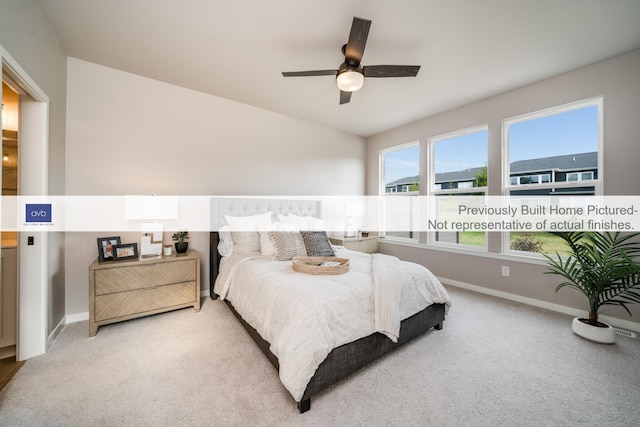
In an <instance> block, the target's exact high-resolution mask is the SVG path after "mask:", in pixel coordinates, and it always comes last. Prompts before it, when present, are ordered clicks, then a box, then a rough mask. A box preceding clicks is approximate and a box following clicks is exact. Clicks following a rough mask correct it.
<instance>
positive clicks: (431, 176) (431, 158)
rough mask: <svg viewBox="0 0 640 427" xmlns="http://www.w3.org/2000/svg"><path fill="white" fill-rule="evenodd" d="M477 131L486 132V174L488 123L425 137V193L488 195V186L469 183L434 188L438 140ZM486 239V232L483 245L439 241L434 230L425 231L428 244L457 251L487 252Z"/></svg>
mask: <svg viewBox="0 0 640 427" xmlns="http://www.w3.org/2000/svg"><path fill="white" fill-rule="evenodd" d="M477 132H486V133H487V140H486V148H487V153H486V165H485V166H486V168H487V175H488V174H489V169H490V164H489V125H488V124H487V123H485V124H481V125H476V126H471V127H468V128H464V129H459V130H455V131H452V132H446V133H443V134H440V135H435V136H433V137H429V138H427V147H428V149H427V152H428V158H427V176H428V180H429V183H428V184H429V185H427V191H426V193H427V195H428V196H443V195H450V194H458V195H462V194H469V193H472V194H483V195H485V196H486V195H488V191H489V188H488V186H482V187H473V184H471V185H472V186H471V187H458V188H448V189H442V188H436V172H435V154H436V152H435V151H436V144H437V143H438V142H440V141H444V140H447V139H451V138H455V137H460V136H465V135H470V134H472V133H477ZM488 240H489V239H488V234H487V232H485V233H484V245H482V246H475V245H468V244H464V243H459V242H445V241H439V240H437V232H436V231H430V232H428V233H427V244H428V245H433V246H435V247H446V248H455V249H456V250H457V251H460V250H469V251H474V252H487V251H488V247H489V242H488Z"/></svg>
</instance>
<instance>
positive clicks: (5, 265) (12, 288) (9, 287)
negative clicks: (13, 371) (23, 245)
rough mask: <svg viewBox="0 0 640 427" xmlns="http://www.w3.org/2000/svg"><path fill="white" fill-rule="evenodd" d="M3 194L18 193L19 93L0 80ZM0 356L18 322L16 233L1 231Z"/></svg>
mask: <svg viewBox="0 0 640 427" xmlns="http://www.w3.org/2000/svg"><path fill="white" fill-rule="evenodd" d="M1 93H2V145H1V146H0V148H1V151H2V160H1V161H0V169H2V178H1V179H2V181H1V183H2V196H17V195H18V165H19V161H18V128H19V126H18V124H19V116H18V114H19V102H20V99H19V95H18V93H17V92H16V91H15V90H13V89H12V88H11V87H10V86H9V85H8V84H7V83H5V81H4V80H3V82H2V92H1ZM0 241H1V243H2V247H1V248H0V259H1V264H0V359H6V358H9V357H15V356H16V344H17V326H18V275H17V272H18V233H17V231H7V230H4V229H3V230H1V231H0Z"/></svg>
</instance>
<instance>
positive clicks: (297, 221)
mask: <svg viewBox="0 0 640 427" xmlns="http://www.w3.org/2000/svg"><path fill="white" fill-rule="evenodd" d="M289 222H290V223H291V224H293V225H295V226H296V227H297V228H298V230H300V231H322V230H323V229H324V220H322V219H320V218H314V217H312V216H299V215H294V214H289Z"/></svg>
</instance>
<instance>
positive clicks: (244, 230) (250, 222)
mask: <svg viewBox="0 0 640 427" xmlns="http://www.w3.org/2000/svg"><path fill="white" fill-rule="evenodd" d="M224 219H225V220H226V221H227V224H229V228H230V230H231V238H232V239H233V251H234V252H235V253H245V252H256V251H259V250H260V235H259V234H258V224H271V212H265V213H263V214H258V215H247V216H230V215H225V216H224Z"/></svg>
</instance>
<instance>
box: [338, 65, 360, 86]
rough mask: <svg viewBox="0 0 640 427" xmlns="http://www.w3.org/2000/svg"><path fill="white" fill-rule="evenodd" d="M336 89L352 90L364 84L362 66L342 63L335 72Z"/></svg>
mask: <svg viewBox="0 0 640 427" xmlns="http://www.w3.org/2000/svg"><path fill="white" fill-rule="evenodd" d="M336 84H337V85H338V89H340V90H341V91H344V92H354V91H356V90H358V89H360V88H361V87H362V85H364V72H363V70H362V67H359V66H352V65H348V64H347V63H343V64H342V65H340V68H338V73H337V74H336Z"/></svg>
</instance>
